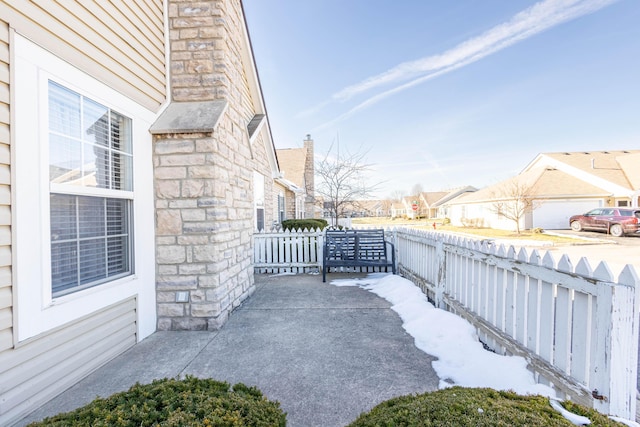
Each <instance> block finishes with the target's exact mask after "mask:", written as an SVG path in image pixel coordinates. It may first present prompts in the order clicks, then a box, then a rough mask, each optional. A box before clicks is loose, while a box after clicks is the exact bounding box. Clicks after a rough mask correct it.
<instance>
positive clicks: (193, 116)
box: [149, 99, 229, 135]
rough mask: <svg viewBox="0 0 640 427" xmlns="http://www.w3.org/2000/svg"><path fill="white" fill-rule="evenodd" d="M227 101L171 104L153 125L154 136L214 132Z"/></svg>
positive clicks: (225, 108) (151, 130)
mask: <svg viewBox="0 0 640 427" xmlns="http://www.w3.org/2000/svg"><path fill="white" fill-rule="evenodd" d="M228 105H229V103H228V102H227V101H226V100H223V99H218V100H214V101H195V102H175V101H174V102H171V103H170V104H169V105H168V106H167V108H166V109H165V110H164V111H163V112H162V114H160V117H158V119H157V120H156V122H155V123H154V124H153V125H151V128H150V129H149V132H151V134H153V135H161V134H170V133H202V132H207V133H210V132H213V131H214V130H215V128H216V127H217V126H218V123H219V122H220V119H221V118H222V116H223V114H224V113H225V111H226V110H227V107H228Z"/></svg>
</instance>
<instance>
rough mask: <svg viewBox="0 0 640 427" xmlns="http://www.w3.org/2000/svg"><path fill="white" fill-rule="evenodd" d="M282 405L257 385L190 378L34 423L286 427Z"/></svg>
mask: <svg viewBox="0 0 640 427" xmlns="http://www.w3.org/2000/svg"><path fill="white" fill-rule="evenodd" d="M285 425H286V414H285V413H284V412H282V410H281V409H280V403H279V402H270V401H268V400H267V399H266V398H265V397H264V396H263V395H262V393H261V392H260V391H259V390H258V389H257V388H255V387H247V386H246V385H244V384H241V383H238V384H236V385H234V386H233V387H231V386H230V385H229V384H228V383H226V382H220V381H215V380H212V379H199V378H195V377H191V376H188V377H186V378H185V379H184V380H175V379H166V378H165V379H162V380H156V381H153V382H152V383H151V384H146V385H141V384H135V385H134V386H133V387H131V388H130V389H129V390H128V391H125V392H121V393H116V394H114V395H112V396H110V397H108V398H106V399H103V398H97V399H95V400H94V401H92V402H91V403H89V404H88V405H86V406H83V407H82V408H79V409H76V410H75V411H72V412H67V413H64V414H59V415H56V416H54V417H50V418H46V419H44V420H43V421H41V422H37V423H32V424H30V425H29V426H30V427H40V426H47V427H50V426H60V427H61V426H74V427H76V426H78V427H84V426H86V427H107V426H119V427H120V426H121V427H145V426H163V427H165V426H166V427H179V426H180V427H195V426H203V427H213V426H216V427H227V426H229V427H231V426H256V427H272V426H285Z"/></svg>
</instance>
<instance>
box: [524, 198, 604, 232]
mask: <svg viewBox="0 0 640 427" xmlns="http://www.w3.org/2000/svg"><path fill="white" fill-rule="evenodd" d="M600 206H601V201H600V200H571V201H553V202H545V203H543V204H542V205H541V206H540V207H538V208H537V209H536V210H534V211H533V227H534V228H537V227H540V228H543V229H545V230H564V229H568V228H569V217H570V216H572V215H577V214H582V213H585V212H587V211H589V210H591V209H595V208H598V207H600Z"/></svg>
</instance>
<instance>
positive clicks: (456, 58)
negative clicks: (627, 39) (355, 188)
mask: <svg viewBox="0 0 640 427" xmlns="http://www.w3.org/2000/svg"><path fill="white" fill-rule="evenodd" d="M616 1H618V0H543V1H540V2H538V3H536V4H534V5H533V6H531V7H529V8H527V9H525V10H523V11H522V12H519V13H518V14H516V15H515V16H513V18H511V19H510V20H509V21H507V22H505V23H502V24H500V25H497V26H495V27H493V28H491V29H490V30H488V31H486V32H484V33H483V34H481V35H479V36H477V37H473V38H471V39H469V40H467V41H465V42H463V43H460V44H459V45H457V46H455V47H454V48H452V49H449V50H447V51H445V52H443V53H441V54H437V55H432V56H428V57H426V58H422V59H419V60H416V61H410V62H404V63H401V64H399V65H397V66H395V67H393V68H391V69H389V70H387V71H385V72H383V73H381V74H378V75H376V76H372V77H369V78H367V79H365V80H363V81H361V82H359V83H356V84H354V85H351V86H348V87H346V88H344V89H342V90H340V91H338V92H336V93H335V94H333V95H332V100H333V101H334V102H345V101H348V100H350V99H352V98H353V97H355V96H356V95H360V94H363V93H365V92H368V91H370V90H372V89H375V88H378V87H380V86H385V85H391V84H395V85H397V86H396V87H393V88H391V89H388V90H385V91H383V92H381V93H378V94H375V95H372V96H370V97H369V98H368V99H366V100H365V101H362V102H360V103H359V104H358V105H356V106H355V107H353V108H351V109H350V110H349V111H347V112H346V113H344V114H342V115H340V116H339V117H337V118H336V119H333V120H331V121H330V122H327V123H324V124H322V125H320V126H318V127H317V128H316V130H318V129H323V128H326V127H329V126H331V125H332V124H335V123H337V122H340V121H342V120H344V119H346V118H348V117H350V116H352V115H353V114H355V113H357V112H358V111H360V110H362V109H364V108H367V107H369V106H371V105H373V104H375V103H377V102H379V101H380V100H382V99H384V98H387V97H388V96H391V95H394V94H396V93H398V92H401V91H403V90H406V89H409V88H411V87H413V86H415V85H417V84H420V83H424V82H425V81H427V80H430V79H432V78H435V77H438V76H440V75H442V74H446V73H449V72H451V71H453V70H456V69H458V68H460V67H463V66H465V65H469V64H471V63H473V62H475V61H478V60H480V59H482V58H484V57H486V56H488V55H491V54H493V53H495V52H498V51H500V50H502V49H504V48H506V47H509V46H512V45H514V44H516V43H518V42H520V41H522V40H525V39H527V38H529V37H532V36H534V35H536V34H538V33H540V32H543V31H545V30H548V29H550V28H552V27H554V26H556V25H559V24H562V23H564V22H567V21H570V20H573V19H576V18H578V17H580V16H584V15H587V14H590V13H593V12H596V11H598V10H600V9H602V8H604V7H606V6H609V5H610V4H613V3H615V2H616ZM407 80H409V81H408V82H406V81H407ZM402 82H405V83H402ZM328 103H329V101H325V102H324V103H322V104H320V106H318V107H315V108H312V109H310V110H309V111H317V109H319V108H321V107H323V106H325V105H327V104H328Z"/></svg>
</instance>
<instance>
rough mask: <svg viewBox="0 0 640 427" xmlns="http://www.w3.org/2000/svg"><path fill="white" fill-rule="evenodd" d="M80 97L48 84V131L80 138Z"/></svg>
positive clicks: (54, 84) (51, 83) (67, 90)
mask: <svg viewBox="0 0 640 427" xmlns="http://www.w3.org/2000/svg"><path fill="white" fill-rule="evenodd" d="M80 126H81V125H80V95H78V94H77V93H75V92H73V91H70V90H69V89H66V88H64V87H62V86H60V85H58V84H56V83H53V82H49V130H50V131H51V132H54V133H58V134H61V135H66V136H70V137H73V138H80V137H81V132H80Z"/></svg>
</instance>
